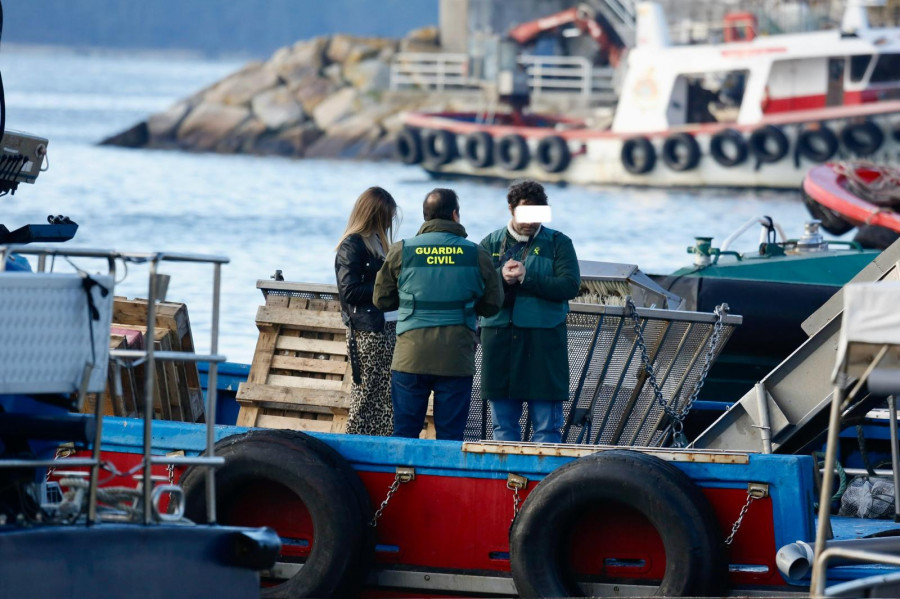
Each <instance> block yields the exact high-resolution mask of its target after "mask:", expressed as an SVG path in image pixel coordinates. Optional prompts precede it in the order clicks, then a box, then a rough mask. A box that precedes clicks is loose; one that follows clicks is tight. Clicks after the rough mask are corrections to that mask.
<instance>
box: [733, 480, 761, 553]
mask: <svg viewBox="0 0 900 599" xmlns="http://www.w3.org/2000/svg"><path fill="white" fill-rule="evenodd" d="M757 499H760V497H756V496H755V495H753V493H751V492H750V491H748V492H747V503H745V504H744V507H742V508H741V513H740V514H738V517H737V520H735V521H734V524H733V525H732V527H731V534H730V535H728V538H727V539H725V544H726V545H731V542H732V541H734V535H736V534H737V531H738V529H739V528H740V527H741V524H742V523H743V522H744V516H746V515H747V510H749V509H750V504H751V503H753V502H754V501H756V500H757Z"/></svg>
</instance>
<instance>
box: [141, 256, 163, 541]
mask: <svg viewBox="0 0 900 599" xmlns="http://www.w3.org/2000/svg"><path fill="white" fill-rule="evenodd" d="M159 259H160V255H159V254H154V255H153V257H152V258H151V259H150V288H149V291H148V298H147V337H146V338H145V339H144V351H146V352H147V361H146V362H144V364H145V367H144V368H145V372H146V377H145V379H146V380H145V381H144V460H143V461H144V481H143V483H142V484H143V485H144V488H143V491H144V524H150V522H152V519H153V511H152V510H151V509H150V502H151V500H152V494H153V478H152V474H153V472H152V469H153V464H152V462H151V459H150V458H151V453H150V452H151V447H152V445H153V430H152V426H153V391H154V389H153V382H154V378H155V375H156V359H155V357H154V355H153V349H154V347H153V340H154V337H155V330H154V329H155V328H156V269H157V267H158V266H159Z"/></svg>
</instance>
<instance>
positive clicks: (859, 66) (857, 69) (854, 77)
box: [850, 54, 872, 83]
mask: <svg viewBox="0 0 900 599" xmlns="http://www.w3.org/2000/svg"><path fill="white" fill-rule="evenodd" d="M870 62H872V55H871V54H857V55H856V56H851V57H850V82H851V83H859V82H860V81H862V80H863V77H865V76H866V71H868V70H869V63H870Z"/></svg>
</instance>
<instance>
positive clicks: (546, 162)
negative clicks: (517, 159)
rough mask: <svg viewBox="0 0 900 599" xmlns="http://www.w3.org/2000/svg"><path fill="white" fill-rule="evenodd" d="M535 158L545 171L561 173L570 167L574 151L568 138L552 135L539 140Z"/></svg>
mask: <svg viewBox="0 0 900 599" xmlns="http://www.w3.org/2000/svg"><path fill="white" fill-rule="evenodd" d="M534 158H535V160H537V163H538V165H540V167H541V168H542V169H544V171H546V172H548V173H561V172H562V171H564V170H566V169H567V168H568V167H569V162H570V161H571V160H572V153H571V152H570V151H569V144H568V143H567V142H566V140H564V139H563V138H562V137H560V136H558V135H550V136H547V137H544V138H543V139H541V141H539V142H538V145H537V150H536V151H535V155H534Z"/></svg>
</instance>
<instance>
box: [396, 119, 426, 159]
mask: <svg viewBox="0 0 900 599" xmlns="http://www.w3.org/2000/svg"><path fill="white" fill-rule="evenodd" d="M396 150H397V157H398V158H400V161H401V162H402V163H403V164H419V163H420V162H422V137H421V136H420V135H419V130H418V129H410V128H408V127H407V128H404V129H402V130H401V131H400V133H398V134H397V145H396Z"/></svg>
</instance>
